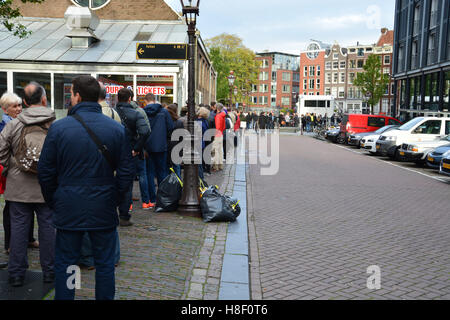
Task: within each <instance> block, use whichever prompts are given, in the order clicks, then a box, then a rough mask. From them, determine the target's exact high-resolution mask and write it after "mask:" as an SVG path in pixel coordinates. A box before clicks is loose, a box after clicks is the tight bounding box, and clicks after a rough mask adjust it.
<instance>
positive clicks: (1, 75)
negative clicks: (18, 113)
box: [0, 72, 8, 97]
mask: <svg viewBox="0 0 450 320" xmlns="http://www.w3.org/2000/svg"><path fill="white" fill-rule="evenodd" d="M7 90H8V85H7V83H6V72H0V97H1V96H2V95H3V94H4V93H5V92H6V91H7Z"/></svg>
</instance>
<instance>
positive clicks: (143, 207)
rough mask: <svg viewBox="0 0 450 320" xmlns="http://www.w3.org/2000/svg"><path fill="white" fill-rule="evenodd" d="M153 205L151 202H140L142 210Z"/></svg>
mask: <svg viewBox="0 0 450 320" xmlns="http://www.w3.org/2000/svg"><path fill="white" fill-rule="evenodd" d="M154 207H155V204H154V203H151V202H149V203H143V204H142V209H144V210H149V209H151V208H154Z"/></svg>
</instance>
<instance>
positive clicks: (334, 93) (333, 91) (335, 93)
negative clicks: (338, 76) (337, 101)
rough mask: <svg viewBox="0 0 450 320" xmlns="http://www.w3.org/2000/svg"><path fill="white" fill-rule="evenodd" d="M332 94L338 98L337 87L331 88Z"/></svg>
mask: <svg viewBox="0 0 450 320" xmlns="http://www.w3.org/2000/svg"><path fill="white" fill-rule="evenodd" d="M331 95H332V96H333V97H335V98H337V95H338V91H337V88H336V87H333V88H331Z"/></svg>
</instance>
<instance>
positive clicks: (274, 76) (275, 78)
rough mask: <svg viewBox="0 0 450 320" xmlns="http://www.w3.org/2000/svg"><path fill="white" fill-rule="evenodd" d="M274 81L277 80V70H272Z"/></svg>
mask: <svg viewBox="0 0 450 320" xmlns="http://www.w3.org/2000/svg"><path fill="white" fill-rule="evenodd" d="M272 81H273V82H277V72H276V71H272Z"/></svg>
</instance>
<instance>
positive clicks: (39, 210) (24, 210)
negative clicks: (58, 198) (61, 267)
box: [8, 201, 55, 277]
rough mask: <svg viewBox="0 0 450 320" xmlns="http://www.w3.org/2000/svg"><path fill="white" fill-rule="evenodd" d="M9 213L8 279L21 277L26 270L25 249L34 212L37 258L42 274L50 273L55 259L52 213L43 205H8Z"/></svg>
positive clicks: (11, 203)
mask: <svg viewBox="0 0 450 320" xmlns="http://www.w3.org/2000/svg"><path fill="white" fill-rule="evenodd" d="M9 205H10V207H9V209H10V213H11V252H10V254H9V265H8V271H9V276H10V277H23V276H25V273H26V271H27V269H28V257H27V247H28V240H29V230H30V225H31V220H32V219H33V217H34V212H36V216H37V220H38V225H39V232H38V234H39V258H40V262H41V267H42V272H44V273H52V272H53V267H54V259H55V251H54V249H55V229H54V228H53V226H52V221H51V219H52V216H53V211H52V210H51V209H50V208H49V207H48V206H47V205H46V204H44V203H21V202H13V201H11V202H10V203H9Z"/></svg>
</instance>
